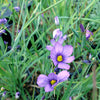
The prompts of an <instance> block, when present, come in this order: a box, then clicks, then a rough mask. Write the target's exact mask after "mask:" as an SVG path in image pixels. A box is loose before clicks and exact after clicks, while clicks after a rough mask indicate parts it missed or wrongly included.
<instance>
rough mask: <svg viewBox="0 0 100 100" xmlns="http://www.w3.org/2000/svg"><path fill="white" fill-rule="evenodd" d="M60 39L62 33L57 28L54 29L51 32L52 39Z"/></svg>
mask: <svg viewBox="0 0 100 100" xmlns="http://www.w3.org/2000/svg"><path fill="white" fill-rule="evenodd" d="M58 36H59V37H60V38H61V37H62V31H60V29H59V28H57V29H55V30H54V31H53V38H54V39H56V38H57V37H58Z"/></svg>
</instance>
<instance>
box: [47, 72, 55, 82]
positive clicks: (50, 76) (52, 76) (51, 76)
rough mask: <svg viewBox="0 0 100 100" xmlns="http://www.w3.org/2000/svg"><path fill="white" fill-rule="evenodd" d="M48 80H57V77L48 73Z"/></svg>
mask: <svg viewBox="0 0 100 100" xmlns="http://www.w3.org/2000/svg"><path fill="white" fill-rule="evenodd" d="M48 79H49V81H51V80H57V75H56V74H55V73H50V74H49V75H48Z"/></svg>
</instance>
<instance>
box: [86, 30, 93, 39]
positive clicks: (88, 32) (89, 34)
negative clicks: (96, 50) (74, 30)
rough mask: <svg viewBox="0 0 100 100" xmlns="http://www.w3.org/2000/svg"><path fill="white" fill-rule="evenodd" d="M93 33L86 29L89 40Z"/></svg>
mask: <svg viewBox="0 0 100 100" xmlns="http://www.w3.org/2000/svg"><path fill="white" fill-rule="evenodd" d="M91 35H93V33H92V32H91V31H89V30H86V39H87V40H88V39H89V38H90V36H91Z"/></svg>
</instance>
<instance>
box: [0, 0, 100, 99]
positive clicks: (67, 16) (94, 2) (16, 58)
mask: <svg viewBox="0 0 100 100" xmlns="http://www.w3.org/2000/svg"><path fill="white" fill-rule="evenodd" d="M29 1H30V2H29ZM9 4H10V6H8V5H9ZM29 4H31V8H30V11H29V10H28V6H29ZM99 5H100V2H99V0H89V1H87V0H46V1H45V0H17V1H16V0H15V2H14V3H12V2H11V0H1V1H0V11H1V16H0V18H4V17H7V18H9V20H12V21H13V24H12V26H11V28H10V29H8V30H9V31H10V33H11V36H12V42H11V47H12V48H11V50H9V51H7V45H6V46H5V44H4V42H3V40H2V38H1V37H0V87H4V88H5V90H6V91H8V95H7V98H10V97H11V98H12V99H13V100H14V99H15V93H16V92H17V91H19V92H20V93H21V99H23V100H27V99H29V100H41V98H42V96H43V95H45V99H46V100H49V99H51V100H54V98H55V100H69V97H70V96H71V97H73V98H74V99H73V100H80V99H81V98H83V99H84V100H88V98H89V97H88V96H87V94H88V93H89V91H90V92H91V91H92V89H93V81H92V77H93V72H92V71H90V70H91V69H92V67H93V66H94V63H96V64H97V68H96V85H97V89H98V91H99V92H98V98H99V99H100V78H99V76H100V64H99V62H100V60H99V58H98V53H99V51H100V41H99V39H100V27H99V26H100V11H99V8H100V6H99ZM4 6H6V7H7V8H6V10H5V11H4V10H2V7H4ZM14 6H20V8H21V9H20V12H16V11H15V10H14V8H13V7H14ZM8 9H9V10H10V11H11V12H12V14H8V15H7V16H6V15H5V14H4V12H6V11H8ZM41 14H43V15H44V17H42V16H41ZM55 16H58V17H59V20H60V26H56V25H55V23H54V17H55ZM81 23H82V24H83V25H84V27H85V28H86V27H87V26H88V24H89V27H88V29H89V30H90V31H92V32H93V33H94V35H93V36H92V41H91V40H88V41H87V40H86V38H85V33H82V32H81V30H80V26H79V25H80V24H81ZM2 28H4V29H7V28H6V26H3V25H0V29H2ZM56 28H60V29H61V30H62V32H63V34H67V40H66V41H65V44H68V45H72V46H73V47H74V53H73V54H74V56H75V61H74V62H73V63H71V64H70V66H71V70H72V72H73V74H75V72H77V73H78V75H77V78H76V79H75V78H74V76H72V78H71V79H70V80H68V81H65V82H64V83H61V84H60V85H59V86H58V87H57V88H56V89H55V91H53V92H50V93H45V91H44V89H43V88H39V87H38V86H37V84H36V81H37V77H38V75H39V74H46V75H48V74H49V73H50V72H54V68H55V66H54V65H53V62H52V61H51V60H50V59H48V56H49V55H50V52H49V51H47V50H46V45H47V44H50V39H52V38H53V36H52V33H53V30H54V29H56ZM18 30H20V32H18ZM30 42H31V47H30V49H28V45H29V43H30ZM78 43H80V45H78ZM92 44H97V47H96V49H93V48H91V45H92ZM18 45H20V49H17V46H18ZM89 53H91V54H92V58H91V64H85V63H83V62H82V61H83V60H85V59H88V56H87V55H89ZM79 68H81V69H82V72H81V73H79V72H78V69H79ZM73 69H74V70H73ZM71 70H70V72H71ZM27 71H29V72H30V73H29V74H28V72H27ZM88 73H89V74H90V76H89V77H88V78H85V76H86V75H87V74H88ZM24 85H25V86H26V85H27V86H28V88H26V87H25V86H24ZM29 87H31V89H32V90H31V93H30V91H29ZM39 90H40V92H39ZM54 92H55V93H54ZM2 93H3V92H2ZM2 93H1V94H2ZM59 98H60V99H59ZM91 98H92V93H91ZM99 99H98V100H99Z"/></svg>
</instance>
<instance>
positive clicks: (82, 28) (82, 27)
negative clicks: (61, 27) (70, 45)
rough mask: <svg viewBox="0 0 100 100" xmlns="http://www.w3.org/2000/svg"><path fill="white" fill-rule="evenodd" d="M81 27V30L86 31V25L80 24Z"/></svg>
mask: <svg viewBox="0 0 100 100" xmlns="http://www.w3.org/2000/svg"><path fill="white" fill-rule="evenodd" d="M80 29H81V32H84V31H85V29H84V26H83V25H82V24H80Z"/></svg>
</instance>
